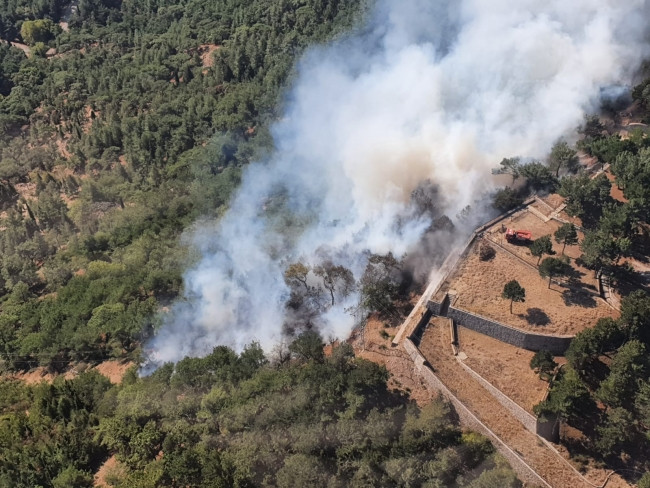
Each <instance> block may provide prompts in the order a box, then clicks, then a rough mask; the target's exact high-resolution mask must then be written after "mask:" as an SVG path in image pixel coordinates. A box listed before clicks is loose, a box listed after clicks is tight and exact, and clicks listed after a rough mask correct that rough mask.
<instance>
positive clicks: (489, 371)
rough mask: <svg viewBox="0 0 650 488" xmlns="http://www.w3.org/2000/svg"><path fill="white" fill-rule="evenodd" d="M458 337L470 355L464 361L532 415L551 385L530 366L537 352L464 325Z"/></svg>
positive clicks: (464, 349)
mask: <svg viewBox="0 0 650 488" xmlns="http://www.w3.org/2000/svg"><path fill="white" fill-rule="evenodd" d="M458 336H459V342H460V350H461V351H462V352H464V353H465V354H467V359H465V361H464V363H465V364H466V365H467V366H469V367H470V368H472V369H473V370H474V371H476V372H477V373H479V374H480V375H481V376H482V377H483V378H485V379H486V380H487V381H489V382H490V383H491V384H492V385H493V386H495V387H496V388H498V389H499V390H501V391H502V392H503V393H504V394H505V395H507V396H508V397H510V398H511V399H512V400H514V401H515V402H516V403H517V404H519V406H521V407H523V408H524V409H525V410H527V411H528V412H530V413H531V414H532V413H533V406H534V405H536V404H538V403H539V402H540V401H542V400H543V398H544V395H545V394H546V389H547V387H548V383H547V382H546V381H543V380H541V379H540V378H539V376H538V375H537V374H536V373H535V372H534V371H533V370H532V369H530V360H531V359H532V357H533V355H534V354H535V353H533V352H531V351H526V350H524V349H519V348H518V347H515V346H511V345H510V344H505V343H503V342H501V341H498V340H496V339H492V338H491V337H488V336H485V335H483V334H479V333H478V332H474V331H473V330H469V329H465V328H464V327H459V328H458Z"/></svg>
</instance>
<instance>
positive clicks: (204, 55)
mask: <svg viewBox="0 0 650 488" xmlns="http://www.w3.org/2000/svg"><path fill="white" fill-rule="evenodd" d="M220 48H221V46H219V45H217V44H201V45H200V46H199V56H201V63H202V65H203V67H204V68H211V67H212V66H214V57H213V56H212V53H214V52H215V51H216V50H218V49H220Z"/></svg>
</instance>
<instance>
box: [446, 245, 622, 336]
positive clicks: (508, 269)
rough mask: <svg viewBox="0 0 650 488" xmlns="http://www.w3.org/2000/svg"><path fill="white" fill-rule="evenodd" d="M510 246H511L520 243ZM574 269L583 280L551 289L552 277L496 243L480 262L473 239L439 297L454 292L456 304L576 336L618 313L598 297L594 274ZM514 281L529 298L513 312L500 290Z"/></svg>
mask: <svg viewBox="0 0 650 488" xmlns="http://www.w3.org/2000/svg"><path fill="white" fill-rule="evenodd" d="M506 245H507V246H509V247H508V249H510V247H513V248H516V247H518V246H513V245H511V244H506ZM567 254H568V253H567ZM529 261H532V259H530V260H529ZM572 264H574V263H572ZM574 268H575V270H576V273H577V274H578V275H580V274H581V275H582V276H580V281H578V282H577V283H575V284H572V285H571V286H569V284H568V283H567V281H566V280H563V282H562V283H560V284H558V283H556V282H555V281H554V282H553V284H552V285H551V287H550V289H549V288H548V279H546V278H542V277H541V276H539V273H538V272H537V270H536V269H534V268H531V267H530V266H527V265H525V264H524V263H522V262H521V261H519V259H517V258H516V257H514V256H512V255H510V254H508V253H507V252H506V251H503V250H502V249H500V248H498V247H496V255H495V256H494V258H493V259H492V260H490V261H481V260H479V256H478V243H474V244H473V246H472V247H471V249H470V251H469V253H468V256H467V257H466V258H465V260H464V261H463V262H462V263H461V264H460V265H459V267H458V269H457V270H456V271H455V272H454V273H453V274H452V275H451V276H450V277H449V278H448V279H447V281H446V282H445V283H444V284H443V286H442V288H441V290H440V292H439V293H438V294H437V295H436V299H437V300H440V299H441V297H442V295H444V293H446V292H449V293H450V294H451V295H455V296H456V299H455V301H454V302H453V303H452V305H453V306H454V307H456V308H460V309H463V310H467V311H470V312H473V313H476V314H479V315H483V316H485V317H488V318H491V319H493V320H497V321H499V322H502V323H505V324H507V325H510V326H512V327H517V328H519V329H523V330H527V331H531V332H536V333H541V334H555V335H575V334H576V333H578V332H580V331H582V330H584V329H585V328H587V327H592V326H593V325H594V324H595V323H596V321H597V320H598V319H599V318H602V317H616V316H617V315H618V312H617V311H616V310H614V309H613V308H611V307H610V306H609V305H608V304H607V303H606V302H605V301H604V300H603V299H601V298H600V297H599V296H598V295H597V290H598V288H597V283H596V280H595V279H594V278H593V272H591V271H588V270H585V271H581V270H580V268H579V267H576V266H575V265H574ZM586 271H588V272H586ZM513 279H516V280H517V281H518V282H519V283H520V284H521V286H523V287H524V288H525V289H526V301H525V302H524V303H515V304H513V313H512V314H511V313H510V311H509V309H510V302H509V301H508V300H505V299H503V298H501V293H502V292H503V287H504V285H505V284H506V283H507V282H508V281H510V280H513Z"/></svg>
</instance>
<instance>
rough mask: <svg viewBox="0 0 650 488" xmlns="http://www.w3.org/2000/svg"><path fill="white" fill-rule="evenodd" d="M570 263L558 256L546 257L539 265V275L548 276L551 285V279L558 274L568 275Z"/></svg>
mask: <svg viewBox="0 0 650 488" xmlns="http://www.w3.org/2000/svg"><path fill="white" fill-rule="evenodd" d="M567 267H568V264H567V263H565V262H564V261H562V260H561V259H558V258H546V259H544V261H542V264H540V265H539V275H540V276H541V277H542V278H548V287H549V288H550V287H551V280H552V279H553V278H556V277H558V276H566V274H567V271H568V269H567Z"/></svg>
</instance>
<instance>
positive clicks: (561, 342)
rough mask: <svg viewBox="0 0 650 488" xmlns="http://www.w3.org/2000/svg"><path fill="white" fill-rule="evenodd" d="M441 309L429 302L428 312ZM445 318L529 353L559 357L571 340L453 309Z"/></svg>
mask: <svg viewBox="0 0 650 488" xmlns="http://www.w3.org/2000/svg"><path fill="white" fill-rule="evenodd" d="M441 307H442V304H441V303H439V302H434V301H432V300H430V301H429V310H430V311H431V312H432V313H435V311H438V312H439V311H440V310H441ZM446 316H447V317H449V318H451V319H453V320H454V321H455V322H456V323H457V324H458V325H461V326H463V327H465V328H467V329H471V330H474V331H476V332H479V333H481V334H485V335H487V336H490V337H492V338H494V339H497V340H499V341H501V342H505V343H507V344H511V345H513V346H516V347H519V348H522V349H527V350H529V351H540V350H543V349H544V350H547V351H550V352H551V353H553V354H555V355H557V356H561V355H563V354H564V352H565V351H566V350H567V349H568V347H569V344H570V343H571V339H573V337H571V336H552V335H546V334H535V333H533V332H525V331H523V330H520V329H515V328H514V327H510V326H508V325H505V324H502V323H499V322H496V321H494V320H491V319H488V318H486V317H481V316H480V315H476V314H473V313H471V312H467V311H465V310H460V309H457V308H454V307H449V310H448V312H447V315H446Z"/></svg>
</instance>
